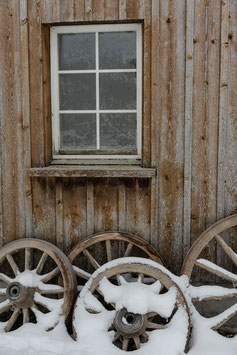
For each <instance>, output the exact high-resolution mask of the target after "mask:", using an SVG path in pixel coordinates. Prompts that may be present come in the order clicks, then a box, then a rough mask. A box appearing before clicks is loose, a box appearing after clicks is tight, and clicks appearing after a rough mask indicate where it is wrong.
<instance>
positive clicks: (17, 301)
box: [6, 282, 35, 308]
mask: <svg viewBox="0 0 237 355" xmlns="http://www.w3.org/2000/svg"><path fill="white" fill-rule="evenodd" d="M34 293H35V289H34V288H33V287H25V286H22V285H21V284H20V283H19V282H12V283H10V284H9V285H8V287H7V290H6V296H7V298H8V299H9V300H10V301H11V302H12V303H13V304H14V305H15V306H17V307H19V308H28V307H31V306H32V305H33V303H34Z"/></svg>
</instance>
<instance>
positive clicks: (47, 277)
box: [41, 267, 60, 282]
mask: <svg viewBox="0 0 237 355" xmlns="http://www.w3.org/2000/svg"><path fill="white" fill-rule="evenodd" d="M59 272H60V270H59V268H58V267H56V268H55V269H53V270H52V271H50V272H49V273H48V274H45V275H43V278H42V280H41V281H42V282H48V281H50V280H52V279H53V278H54V277H55V276H57V275H58V274H59Z"/></svg>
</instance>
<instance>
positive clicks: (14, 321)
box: [0, 238, 76, 332]
mask: <svg viewBox="0 0 237 355" xmlns="http://www.w3.org/2000/svg"><path fill="white" fill-rule="evenodd" d="M0 269H1V273H0V280H1V284H2V285H1V289H0V328H1V329H3V330H4V331H6V332H8V331H11V330H14V329H16V328H19V327H20V326H21V325H23V324H24V323H28V322H32V323H37V324H39V325H42V326H43V328H44V329H46V330H49V329H52V328H53V327H54V326H55V325H56V324H57V322H58V320H59V316H61V315H63V316H64V317H65V319H66V317H67V316H68V314H69V312H70V309H71V306H72V303H73V301H74V297H75V292H76V278H75V274H74V271H73V269H72V266H71V264H70V262H69V260H68V259H67V257H66V255H64V254H63V252H61V250H60V249H58V248H57V247H56V246H54V245H52V244H51V243H48V242H46V241H43V240H39V239H33V238H24V239H19V240H16V241H14V242H12V243H9V244H7V245H6V246H4V247H3V248H2V249H1V250H0ZM59 275H61V277H60V279H61V284H58V279H59V278H58V276H59Z"/></svg>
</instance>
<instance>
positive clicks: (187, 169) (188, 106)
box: [183, 0, 194, 257]
mask: <svg viewBox="0 0 237 355" xmlns="http://www.w3.org/2000/svg"><path fill="white" fill-rule="evenodd" d="M186 16H187V20H186V78H185V80H186V82H185V129H184V222H183V223H184V231H183V248H184V257H185V256H186V254H187V252H188V250H189V248H190V246H191V245H190V223H191V214H190V211H191V182H192V104H193V38H194V0H190V1H187V8H186Z"/></svg>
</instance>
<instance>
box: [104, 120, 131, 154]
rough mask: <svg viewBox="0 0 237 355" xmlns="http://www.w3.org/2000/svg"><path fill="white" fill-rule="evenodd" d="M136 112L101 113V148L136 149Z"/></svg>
mask: <svg viewBox="0 0 237 355" xmlns="http://www.w3.org/2000/svg"><path fill="white" fill-rule="evenodd" d="M136 117H137V115H136V113H103V114H100V144H101V149H118V150H122V149H126V150H131V149H136V148H137V119H136Z"/></svg>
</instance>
